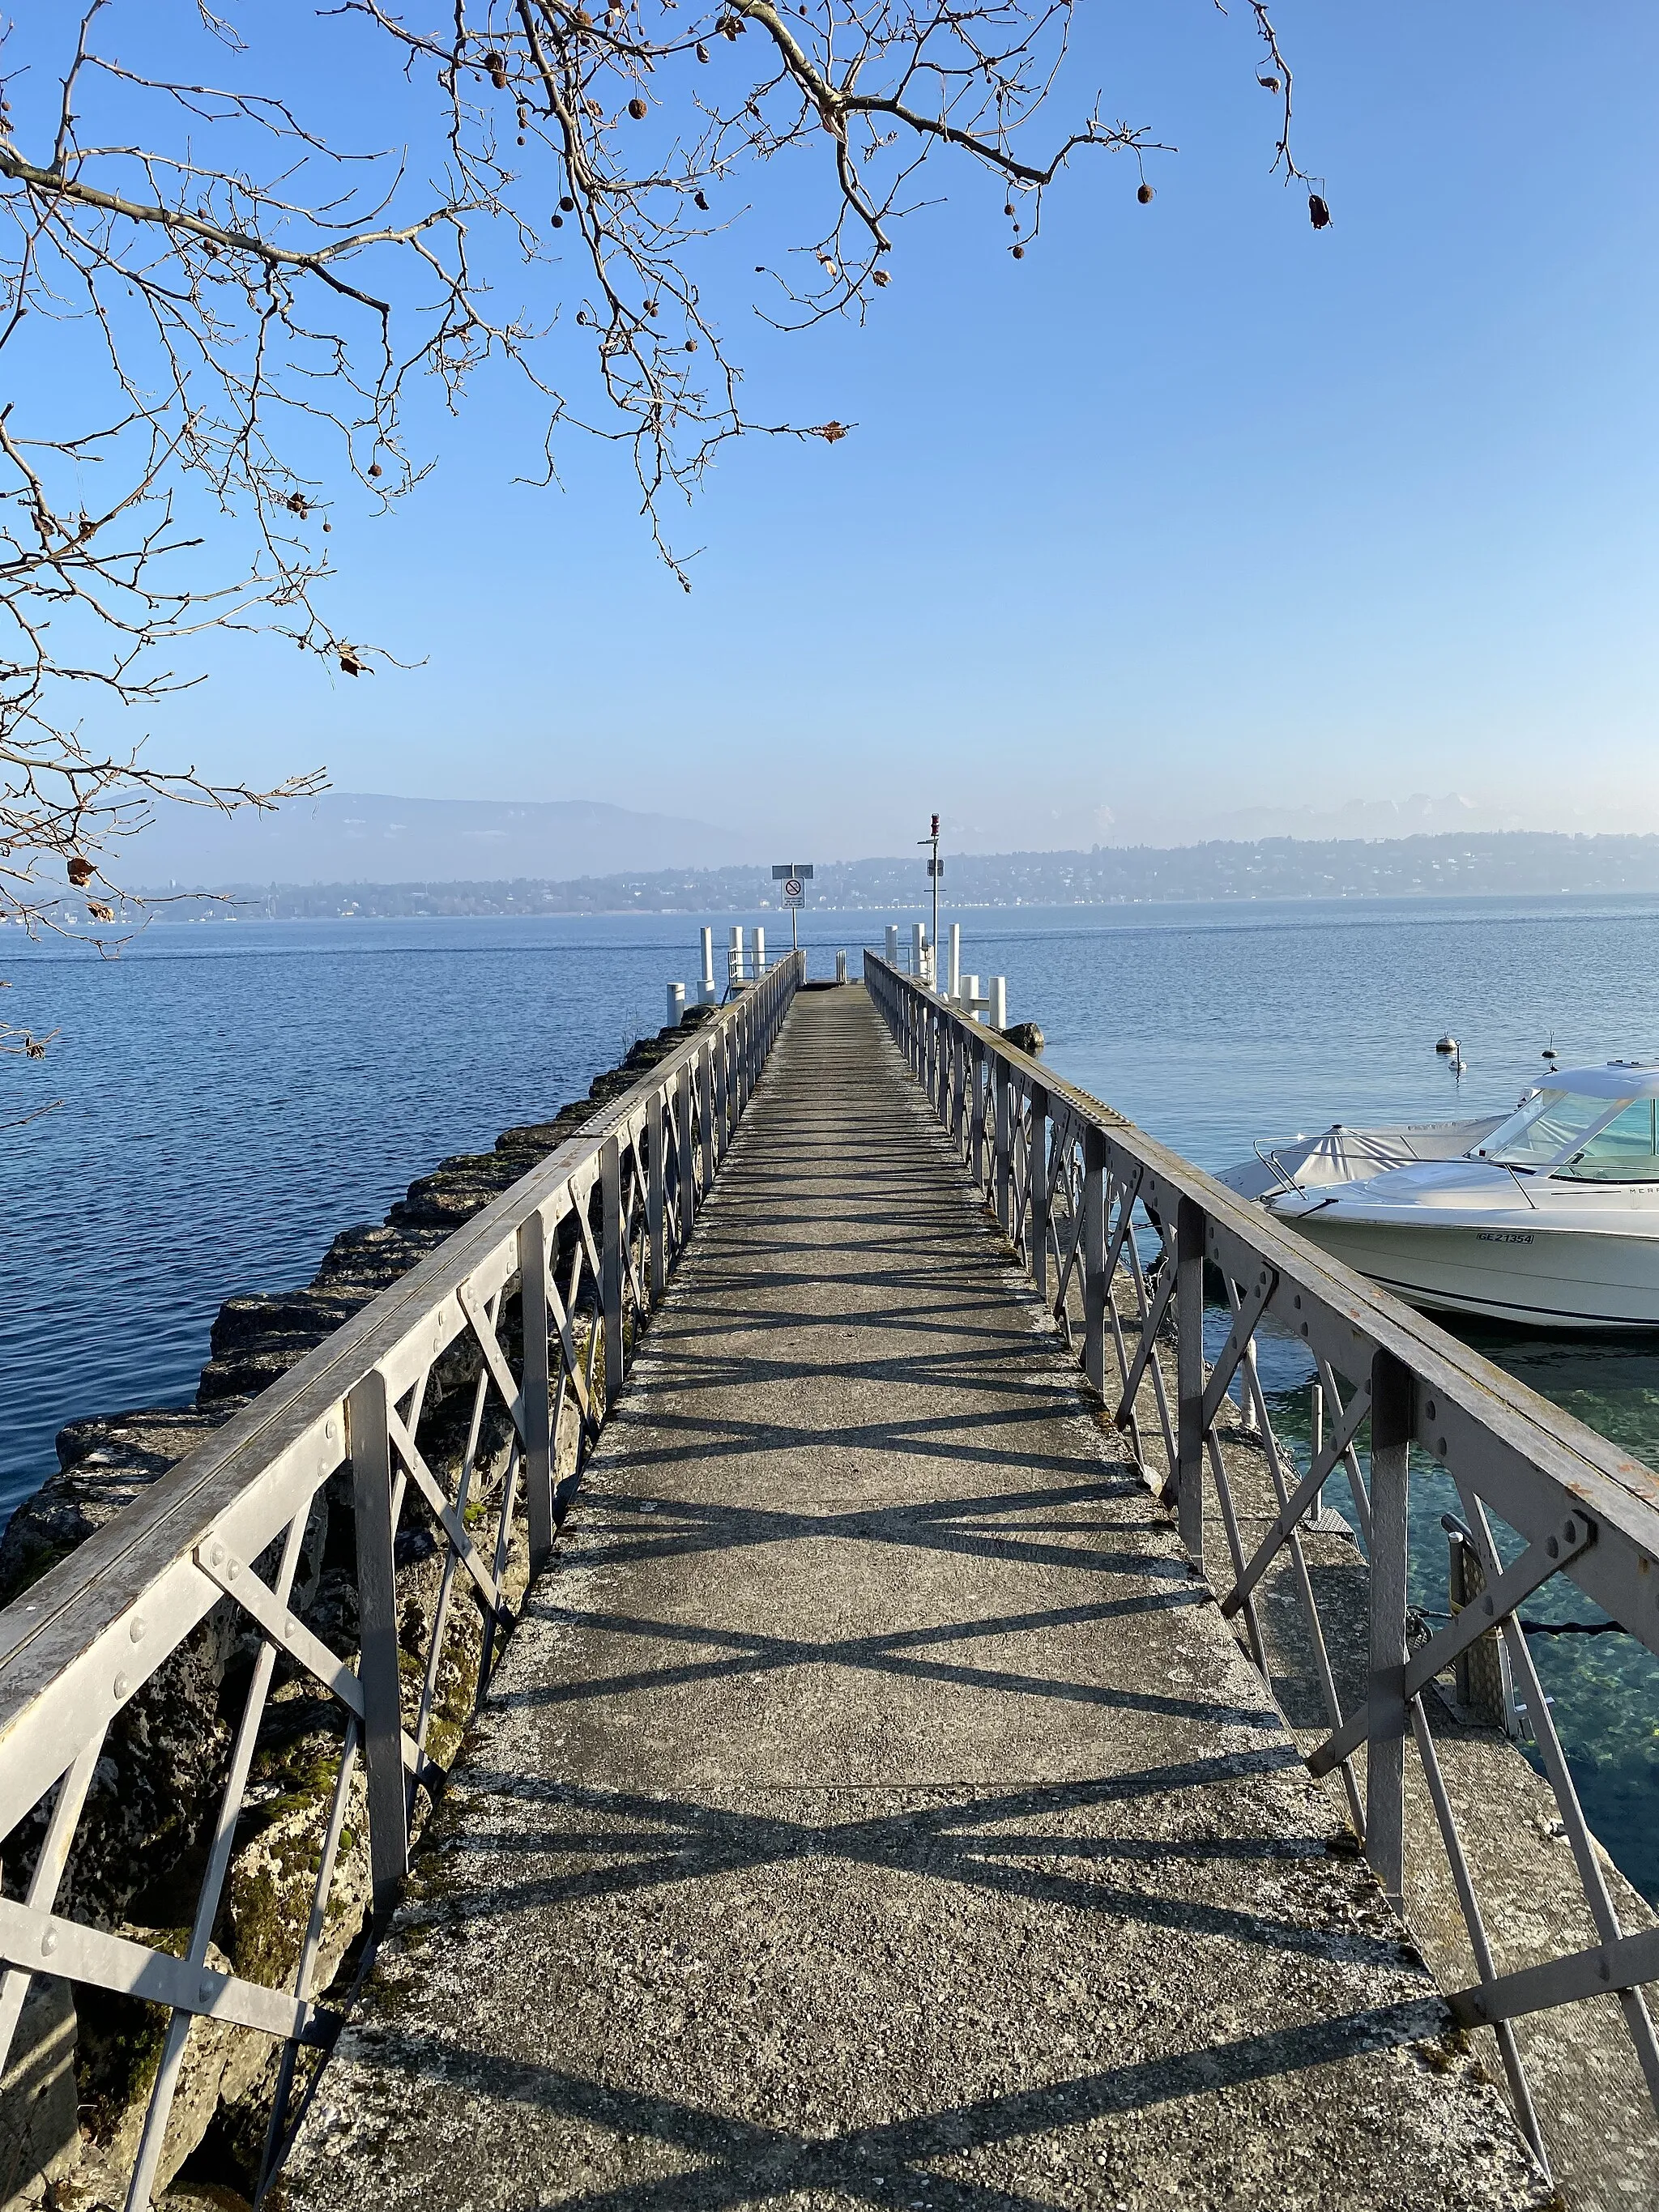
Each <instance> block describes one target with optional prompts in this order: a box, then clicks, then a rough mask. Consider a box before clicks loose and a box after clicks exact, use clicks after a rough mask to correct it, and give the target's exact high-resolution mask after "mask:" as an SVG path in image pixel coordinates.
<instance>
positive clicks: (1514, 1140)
mask: <svg viewBox="0 0 1659 2212" xmlns="http://www.w3.org/2000/svg"><path fill="white" fill-rule="evenodd" d="M1471 1158H1476V1159H1486V1160H1492V1161H1494V1162H1496V1163H1497V1164H1498V1165H1499V1166H1500V1167H1514V1168H1529V1169H1531V1170H1533V1171H1534V1173H1542V1174H1547V1175H1552V1176H1556V1177H1557V1178H1559V1179H1561V1180H1564V1181H1568V1182H1655V1181H1659V1064H1656V1063H1653V1062H1644V1063H1638V1062H1636V1061H1628V1060H1610V1061H1609V1062H1608V1063H1607V1066H1605V1067H1575V1068H1569V1069H1565V1070H1564V1071H1563V1072H1562V1073H1560V1074H1559V1075H1558V1076H1557V1077H1556V1079H1555V1080H1554V1081H1553V1083H1550V1084H1547V1085H1546V1086H1545V1087H1544V1088H1543V1089H1542V1090H1541V1091H1537V1092H1535V1093H1534V1095H1533V1096H1532V1097H1529V1098H1527V1099H1525V1100H1523V1101H1522V1104H1521V1105H1520V1106H1519V1107H1518V1108H1517V1109H1516V1112H1514V1113H1513V1114H1511V1115H1510V1118H1509V1120H1508V1121H1503V1122H1500V1123H1499V1124H1498V1127H1497V1128H1495V1129H1494V1130H1493V1131H1492V1133H1491V1135H1490V1136H1489V1137H1487V1139H1486V1142H1485V1143H1484V1144H1480V1145H1477V1146H1475V1147H1474V1152H1473V1153H1472V1154H1471Z"/></svg>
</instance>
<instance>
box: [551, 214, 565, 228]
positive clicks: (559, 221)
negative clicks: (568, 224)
mask: <svg viewBox="0 0 1659 2212" xmlns="http://www.w3.org/2000/svg"><path fill="white" fill-rule="evenodd" d="M553 228H554V229H555V230H562V229H563V228H564V217H563V216H562V215H556V216H554V218H553Z"/></svg>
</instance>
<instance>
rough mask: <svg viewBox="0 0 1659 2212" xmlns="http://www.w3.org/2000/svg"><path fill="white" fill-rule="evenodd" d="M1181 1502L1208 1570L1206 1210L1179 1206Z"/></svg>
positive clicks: (1181, 1514) (1184, 1525)
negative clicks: (1205, 1308) (1205, 1518)
mask: <svg viewBox="0 0 1659 2212" xmlns="http://www.w3.org/2000/svg"><path fill="white" fill-rule="evenodd" d="M1175 1265H1176V1289H1175V1304H1176V1465H1175V1478H1176V1513H1177V1516H1178V1518H1179V1521H1180V1526H1181V1541H1182V1544H1183V1545H1185V1547H1186V1549H1187V1556H1188V1559H1191V1561H1192V1563H1193V1565H1194V1566H1195V1567H1200V1568H1201V1567H1202V1566H1203V1565H1204V1210H1203V1208H1202V1207H1201V1206H1199V1205H1198V1204H1197V1203H1196V1202H1195V1200H1192V1199H1190V1198H1183V1199H1181V1200H1177V1202H1176V1262H1175Z"/></svg>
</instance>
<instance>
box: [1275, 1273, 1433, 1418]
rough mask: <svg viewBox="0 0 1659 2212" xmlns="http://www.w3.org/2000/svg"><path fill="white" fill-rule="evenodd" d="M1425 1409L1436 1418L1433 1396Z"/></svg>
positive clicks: (1431, 1416)
mask: <svg viewBox="0 0 1659 2212" xmlns="http://www.w3.org/2000/svg"><path fill="white" fill-rule="evenodd" d="M1297 1303H1298V1304H1299V1303H1300V1301H1299V1300H1298V1301H1297ZM1423 1410H1424V1412H1425V1413H1426V1414H1427V1415H1428V1417H1429V1419H1431V1420H1432V1419H1434V1401H1433V1399H1432V1398H1431V1399H1430V1401H1429V1402H1428V1404H1427V1405H1426V1406H1425V1407H1424V1408H1423Z"/></svg>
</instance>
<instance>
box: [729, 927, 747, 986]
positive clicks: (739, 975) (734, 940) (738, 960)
mask: <svg viewBox="0 0 1659 2212" xmlns="http://www.w3.org/2000/svg"><path fill="white" fill-rule="evenodd" d="M726 981H727V982H728V983H729V984H730V985H731V987H732V989H733V990H734V991H735V990H736V989H737V987H738V984H739V983H741V982H742V981H743V924H742V923H741V922H740V921H739V922H737V923H735V924H734V925H733V926H732V937H731V941H730V943H729V944H728V945H727V946H726Z"/></svg>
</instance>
